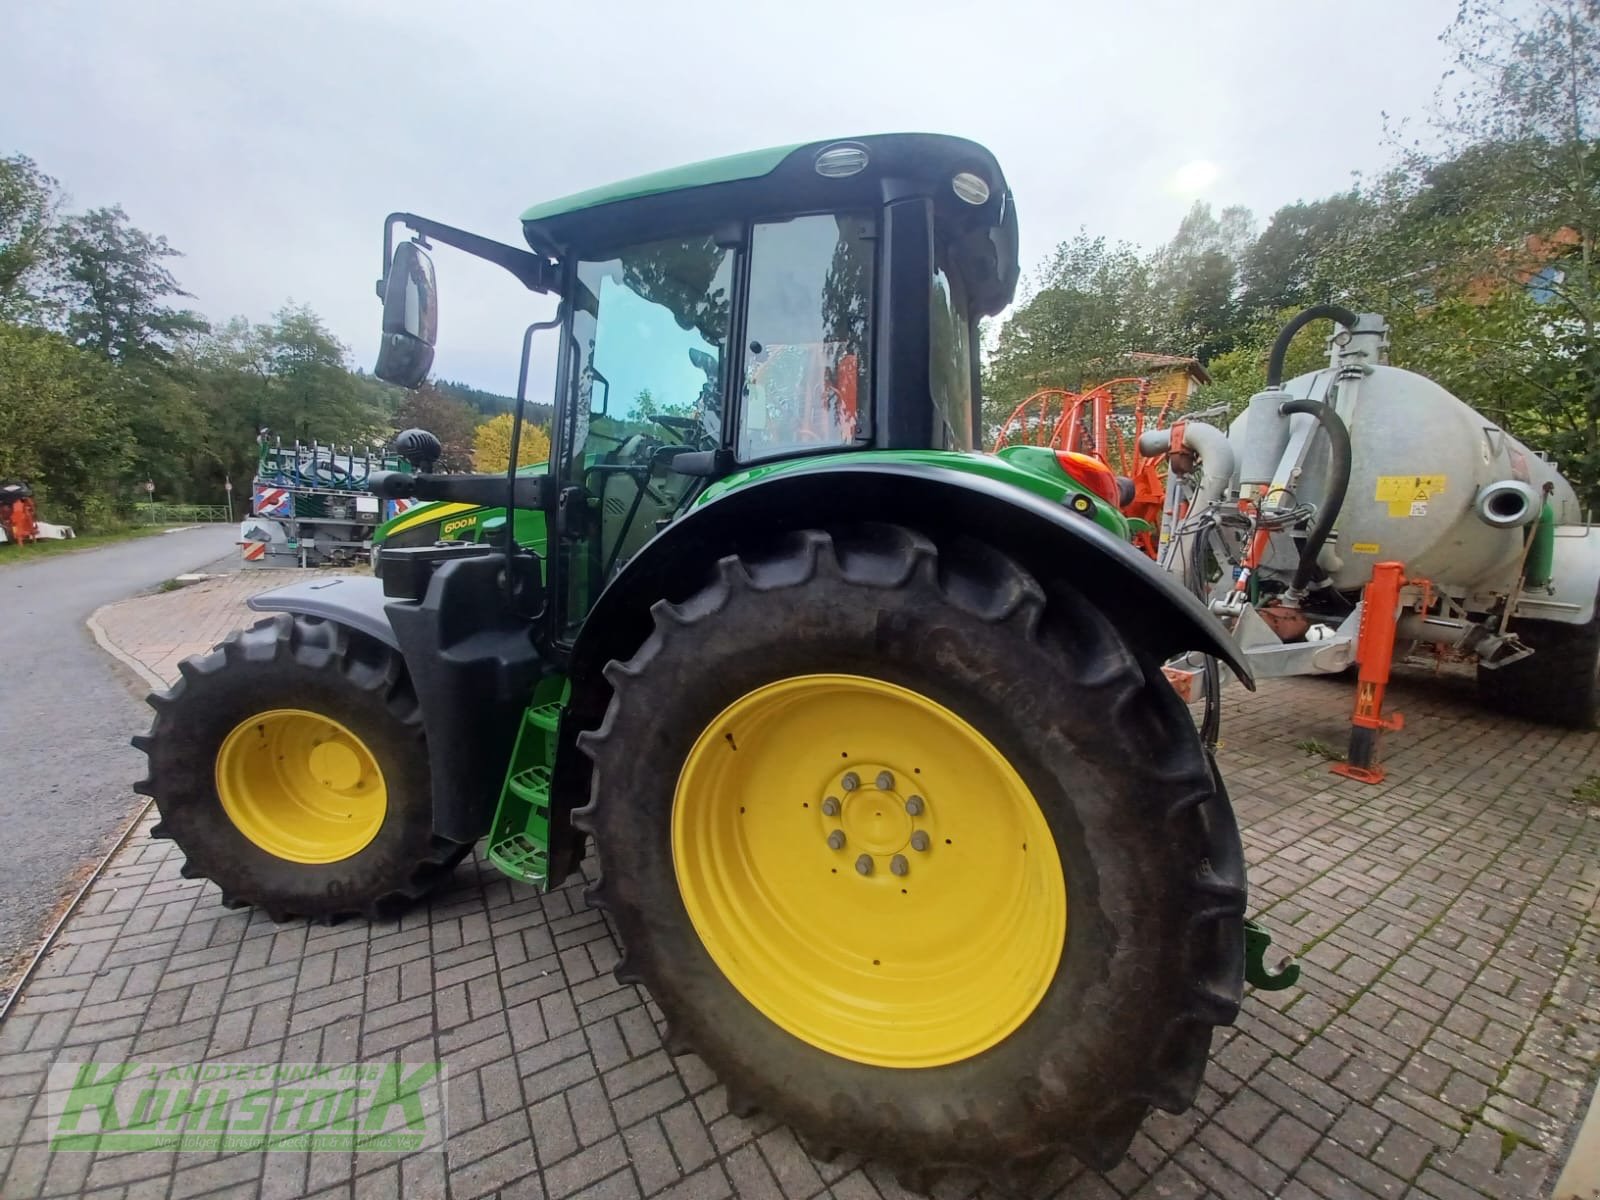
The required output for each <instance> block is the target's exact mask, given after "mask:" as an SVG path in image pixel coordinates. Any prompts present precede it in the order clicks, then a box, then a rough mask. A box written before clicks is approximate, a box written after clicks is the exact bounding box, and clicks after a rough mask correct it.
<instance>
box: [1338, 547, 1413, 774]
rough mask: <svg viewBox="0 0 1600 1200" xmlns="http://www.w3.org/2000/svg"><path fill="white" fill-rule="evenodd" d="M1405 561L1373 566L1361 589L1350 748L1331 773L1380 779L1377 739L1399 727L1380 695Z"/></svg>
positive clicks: (1389, 659)
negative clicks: (1387, 710)
mask: <svg viewBox="0 0 1600 1200" xmlns="http://www.w3.org/2000/svg"><path fill="white" fill-rule="evenodd" d="M1405 574H1406V569H1405V565H1404V564H1403V563H1397V562H1381V563H1378V564H1376V565H1375V566H1374V567H1373V568H1372V580H1371V582H1369V583H1368V584H1367V586H1366V588H1365V589H1364V590H1363V591H1362V594H1361V632H1360V634H1359V635H1358V636H1357V639H1356V658H1357V659H1358V660H1359V662H1360V664H1361V671H1360V674H1359V676H1358V677H1357V681H1356V707H1355V712H1354V713H1352V714H1351V716H1350V752H1349V754H1347V755H1346V756H1345V761H1344V762H1342V763H1335V764H1334V765H1333V768H1332V770H1333V773H1334V774H1335V775H1343V776H1344V777H1345V778H1346V779H1354V780H1357V781H1359V782H1361V783H1382V782H1383V776H1384V771H1383V764H1382V763H1381V762H1380V761H1379V754H1378V749H1379V738H1380V736H1381V735H1382V733H1383V731H1384V730H1386V729H1401V728H1403V727H1404V725H1405V718H1404V717H1402V716H1401V715H1400V714H1399V713H1395V714H1394V715H1393V716H1392V717H1385V716H1384V715H1383V694H1384V691H1385V690H1386V689H1387V688H1388V686H1389V670H1390V668H1391V667H1392V666H1393V664H1394V640H1395V626H1396V625H1397V624H1398V622H1399V617H1400V589H1401V588H1402V587H1403V586H1404V585H1405V582H1406V578H1405Z"/></svg>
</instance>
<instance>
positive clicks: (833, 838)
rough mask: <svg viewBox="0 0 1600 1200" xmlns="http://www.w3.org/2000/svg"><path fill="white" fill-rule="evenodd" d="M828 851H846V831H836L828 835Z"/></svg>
mask: <svg viewBox="0 0 1600 1200" xmlns="http://www.w3.org/2000/svg"><path fill="white" fill-rule="evenodd" d="M828 849H829V850H843V849H844V830H842V829H835V830H834V831H833V832H832V833H830V834H829V835H828Z"/></svg>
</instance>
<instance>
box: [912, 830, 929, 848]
mask: <svg viewBox="0 0 1600 1200" xmlns="http://www.w3.org/2000/svg"><path fill="white" fill-rule="evenodd" d="M911 848H912V849H913V850H926V849H927V848H928V835H927V833H926V832H925V831H924V830H921V829H918V830H917V831H916V832H914V833H913V834H912V835H911Z"/></svg>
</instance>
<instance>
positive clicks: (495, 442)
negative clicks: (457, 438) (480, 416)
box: [473, 413, 550, 472]
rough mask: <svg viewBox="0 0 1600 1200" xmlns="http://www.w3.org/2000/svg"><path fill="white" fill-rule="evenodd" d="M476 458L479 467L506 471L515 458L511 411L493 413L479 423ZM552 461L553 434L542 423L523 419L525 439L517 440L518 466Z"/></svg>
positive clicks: (486, 470)
mask: <svg viewBox="0 0 1600 1200" xmlns="http://www.w3.org/2000/svg"><path fill="white" fill-rule="evenodd" d="M474 445H475V447H476V449H475V451H474V455H473V462H474V464H475V465H476V467H477V469H478V470H479V471H485V472H488V471H504V470H505V469H506V466H507V465H508V464H509V463H510V462H511V414H510V413H501V414H500V415H499V416H498V417H490V418H489V419H488V420H487V421H485V422H484V423H483V424H482V425H479V426H478V432H477V435H476V437H475V438H474ZM549 461H550V434H549V432H548V431H547V430H546V429H544V428H543V427H542V426H539V425H533V424H530V423H529V422H527V421H524V422H523V423H522V440H521V441H520V442H519V443H518V444H517V466H518V467H528V466H532V465H534V464H535V463H542V462H549Z"/></svg>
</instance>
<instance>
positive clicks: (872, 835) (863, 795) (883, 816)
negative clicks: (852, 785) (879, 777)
mask: <svg viewBox="0 0 1600 1200" xmlns="http://www.w3.org/2000/svg"><path fill="white" fill-rule="evenodd" d="M841 823H842V824H843V826H844V832H845V837H846V838H848V839H849V844H850V845H851V846H854V847H856V848H858V849H861V850H865V851H866V852H867V853H868V854H893V853H894V852H895V851H897V850H902V849H904V848H905V845H906V843H907V842H908V841H910V840H911V817H910V816H909V815H908V814H907V813H906V806H905V802H904V801H902V800H901V799H900V796H899V794H898V793H897V792H880V791H878V790H877V789H875V788H865V789H861V790H859V791H855V792H851V793H850V794H849V795H848V796H847V797H846V798H845V802H844V815H843V820H842V822H841Z"/></svg>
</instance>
